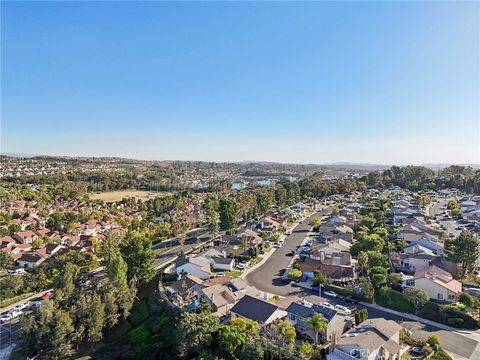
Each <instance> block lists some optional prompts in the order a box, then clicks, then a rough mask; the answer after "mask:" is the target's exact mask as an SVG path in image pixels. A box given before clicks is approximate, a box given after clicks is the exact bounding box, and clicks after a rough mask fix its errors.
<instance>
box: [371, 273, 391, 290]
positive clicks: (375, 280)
mask: <svg viewBox="0 0 480 360" xmlns="http://www.w3.org/2000/svg"><path fill="white" fill-rule="evenodd" d="M371 278H372V285H373V287H374V288H375V289H379V288H380V287H382V285H384V284H386V283H387V277H386V276H385V275H384V274H372V276H371Z"/></svg>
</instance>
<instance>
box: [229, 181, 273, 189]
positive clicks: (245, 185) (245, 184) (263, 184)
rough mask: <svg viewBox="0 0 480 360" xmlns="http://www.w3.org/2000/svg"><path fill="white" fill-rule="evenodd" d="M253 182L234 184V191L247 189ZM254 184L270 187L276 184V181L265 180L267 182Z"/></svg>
mask: <svg viewBox="0 0 480 360" xmlns="http://www.w3.org/2000/svg"><path fill="white" fill-rule="evenodd" d="M250 183H251V182H249V181H241V182H234V183H233V184H232V189H233V190H240V189H244V188H246V187H247V186H248V185H250ZM254 183H256V184H258V185H260V186H268V185H271V184H273V183H275V180H272V179H265V180H257V181H255V182H254Z"/></svg>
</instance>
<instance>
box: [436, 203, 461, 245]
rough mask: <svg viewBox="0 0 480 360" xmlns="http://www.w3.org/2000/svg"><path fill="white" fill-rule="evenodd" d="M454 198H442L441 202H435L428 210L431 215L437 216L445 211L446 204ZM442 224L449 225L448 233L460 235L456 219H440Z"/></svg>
mask: <svg viewBox="0 0 480 360" xmlns="http://www.w3.org/2000/svg"><path fill="white" fill-rule="evenodd" d="M449 200H452V199H440V200H439V202H438V203H437V202H436V203H433V204H432V205H431V206H430V207H429V210H428V213H429V215H431V216H437V215H439V214H440V213H441V212H442V211H445V208H443V207H444V206H446V205H447V203H448V201H449ZM439 223H440V225H445V226H446V227H447V230H446V232H447V234H454V235H455V236H458V235H459V234H460V233H461V231H460V230H456V227H457V226H458V224H457V222H456V221H455V220H440V221H439Z"/></svg>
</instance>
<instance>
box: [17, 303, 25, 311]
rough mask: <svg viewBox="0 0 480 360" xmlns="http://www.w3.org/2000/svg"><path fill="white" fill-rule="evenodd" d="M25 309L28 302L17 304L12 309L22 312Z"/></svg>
mask: <svg viewBox="0 0 480 360" xmlns="http://www.w3.org/2000/svg"><path fill="white" fill-rule="evenodd" d="M25 309H28V303H23V304H18V305H16V306H15V309H14V310H15V311H20V312H22V311H23V310H25Z"/></svg>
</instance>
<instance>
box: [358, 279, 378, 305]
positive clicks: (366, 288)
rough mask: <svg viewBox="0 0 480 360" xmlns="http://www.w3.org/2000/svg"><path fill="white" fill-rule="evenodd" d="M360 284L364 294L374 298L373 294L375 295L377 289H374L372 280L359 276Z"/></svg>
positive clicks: (368, 297)
mask: <svg viewBox="0 0 480 360" xmlns="http://www.w3.org/2000/svg"><path fill="white" fill-rule="evenodd" d="M358 285H359V286H360V288H361V289H362V290H361V291H362V295H363V296H365V297H366V298H367V299H373V295H375V291H374V289H373V285H372V283H371V282H370V279H369V278H367V277H363V276H361V277H359V278H358Z"/></svg>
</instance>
